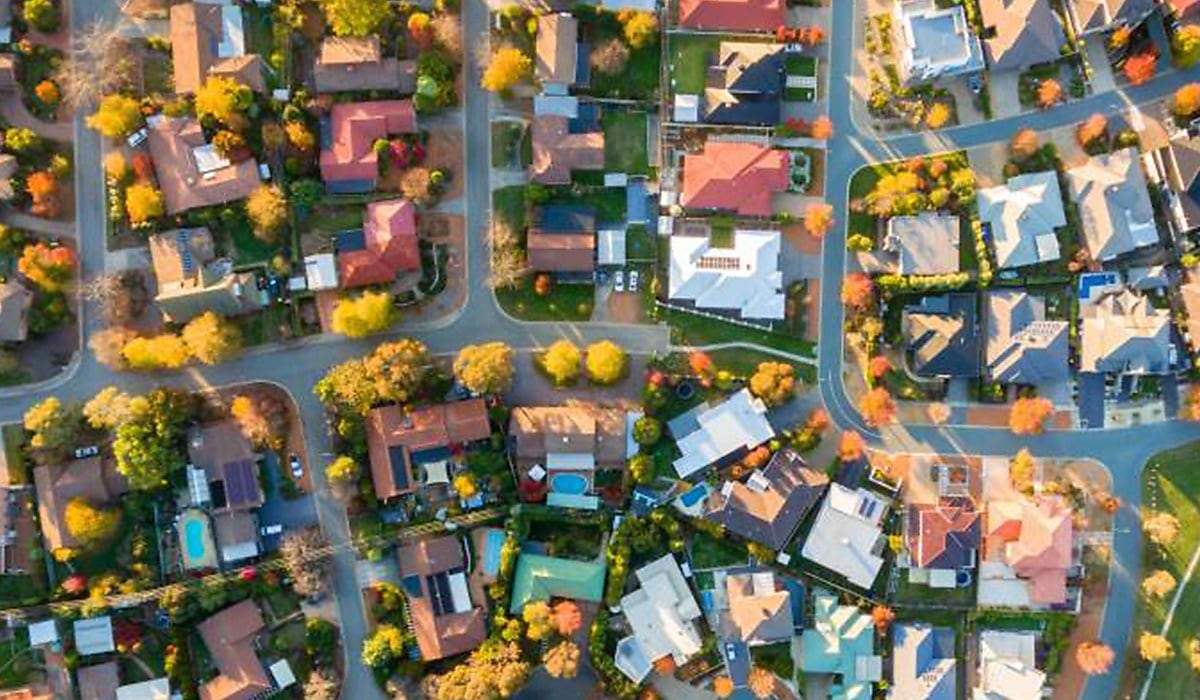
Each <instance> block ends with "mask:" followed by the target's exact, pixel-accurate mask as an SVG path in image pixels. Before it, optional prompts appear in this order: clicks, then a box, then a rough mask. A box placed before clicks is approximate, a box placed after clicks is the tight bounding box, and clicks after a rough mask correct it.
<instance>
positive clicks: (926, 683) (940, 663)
mask: <svg viewBox="0 0 1200 700" xmlns="http://www.w3.org/2000/svg"><path fill="white" fill-rule="evenodd" d="M892 652H893V658H892V697H893V698H895V699H896V700H955V698H957V697H958V695H957V684H958V678H957V665H958V662H957V661H956V655H955V651H954V629H953V628H951V627H931V626H930V625H927V624H922V623H915V624H914V623H906V624H897V625H896V626H895V627H893V628H892Z"/></svg>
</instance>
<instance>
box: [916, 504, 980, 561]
mask: <svg viewBox="0 0 1200 700" xmlns="http://www.w3.org/2000/svg"><path fill="white" fill-rule="evenodd" d="M906 517H907V518H908V528H907V533H908V552H909V555H910V556H912V560H913V564H914V565H915V566H918V567H920V568H925V569H951V570H954V569H960V568H963V567H967V566H971V565H973V564H974V563H975V555H976V552H977V551H978V550H979V545H980V536H981V535H982V531H983V528H982V524H981V523H980V519H979V512H978V511H977V510H976V509H975V503H974V502H973V501H972V500H971V499H969V498H953V499H942V500H941V502H939V503H910V504H908V506H907V510H906Z"/></svg>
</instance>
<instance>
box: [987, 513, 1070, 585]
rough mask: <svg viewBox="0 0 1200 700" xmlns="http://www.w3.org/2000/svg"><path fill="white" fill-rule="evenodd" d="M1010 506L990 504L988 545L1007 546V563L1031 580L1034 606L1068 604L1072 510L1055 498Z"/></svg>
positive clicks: (1019, 574)
mask: <svg viewBox="0 0 1200 700" xmlns="http://www.w3.org/2000/svg"><path fill="white" fill-rule="evenodd" d="M1009 505H1010V504H995V503H993V504H989V505H988V519H989V523H988V530H989V535H988V536H989V540H990V542H989V546H992V547H994V546H1003V547H1004V557H1003V558H1004V560H1005V561H1006V562H1007V563H1008V565H1009V566H1011V567H1012V568H1013V571H1015V572H1016V574H1017V576H1020V577H1021V578H1023V579H1027V580H1028V581H1029V584H1030V593H1031V597H1032V599H1033V601H1034V602H1035V603H1042V604H1054V603H1062V602H1065V601H1066V599H1067V570H1068V569H1070V568H1071V548H1072V537H1073V534H1074V530H1073V527H1074V526H1073V523H1072V522H1071V509H1070V508H1068V507H1066V506H1065V505H1063V504H1062V502H1061V501H1059V500H1058V499H1052V498H1044V499H1042V500H1040V501H1039V502H1037V503H1030V502H1022V503H1021V504H1020V505H1019V506H1018V507H1017V508H1012V507H1006V506H1009ZM1014 505H1015V504H1014ZM1016 512H1019V513H1020V516H1019V519H1016V518H1014V514H1015V513H1016ZM1014 530H1015V531H1016V533H1017V534H1015V536H1014Z"/></svg>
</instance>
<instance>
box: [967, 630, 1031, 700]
mask: <svg viewBox="0 0 1200 700" xmlns="http://www.w3.org/2000/svg"><path fill="white" fill-rule="evenodd" d="M976 677H977V679H978V687H977V688H976V690H975V694H976V695H977V696H978V695H983V696H984V697H986V698H989V699H990V698H1002V699H1004V700H1038V698H1041V697H1042V695H1043V687H1044V686H1045V684H1046V674H1045V673H1043V672H1042V671H1039V670H1038V668H1037V633H1036V632H1009V631H999V630H983V631H982V632H980V633H979V672H978V673H977V674H976Z"/></svg>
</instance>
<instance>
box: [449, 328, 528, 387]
mask: <svg viewBox="0 0 1200 700" xmlns="http://www.w3.org/2000/svg"><path fill="white" fill-rule="evenodd" d="M513 356H514V353H513V349H512V348H511V347H509V346H508V345H506V344H505V343H501V342H498V341H496V342H491V343H483V344H481V345H468V346H466V347H464V348H463V349H462V350H460V351H459V352H458V357H457V358H455V360H454V376H455V377H456V378H457V379H458V381H459V382H460V383H461V384H462V385H463V386H465V387H466V388H467V389H469V390H470V391H473V392H475V393H477V394H499V393H502V392H505V391H508V390H509V388H511V387H512V380H513V374H514V372H515V369H516V368H515V367H514V366H513Z"/></svg>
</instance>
